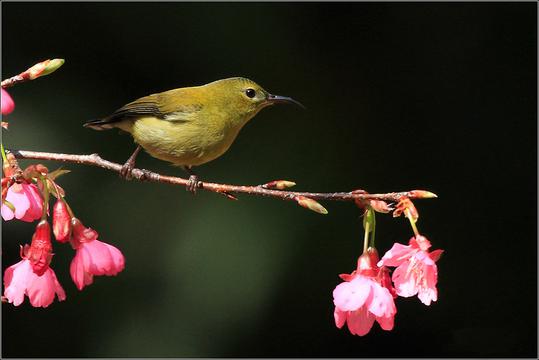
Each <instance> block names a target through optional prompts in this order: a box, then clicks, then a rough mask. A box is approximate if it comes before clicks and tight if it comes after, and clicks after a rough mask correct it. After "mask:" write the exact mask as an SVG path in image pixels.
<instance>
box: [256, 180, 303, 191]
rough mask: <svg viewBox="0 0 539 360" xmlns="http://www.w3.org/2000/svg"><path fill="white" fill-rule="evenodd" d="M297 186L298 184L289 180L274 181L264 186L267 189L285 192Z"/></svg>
mask: <svg viewBox="0 0 539 360" xmlns="http://www.w3.org/2000/svg"><path fill="white" fill-rule="evenodd" d="M293 186H296V183H295V182H293V181H288V180H273V181H270V182H268V183H265V184H264V185H262V187H263V188H266V189H277V190H284V189H288V188H291V187H293Z"/></svg>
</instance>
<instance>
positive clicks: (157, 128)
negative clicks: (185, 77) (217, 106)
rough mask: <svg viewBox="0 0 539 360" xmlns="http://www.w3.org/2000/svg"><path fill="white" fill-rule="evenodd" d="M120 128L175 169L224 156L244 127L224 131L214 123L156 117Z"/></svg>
mask: <svg viewBox="0 0 539 360" xmlns="http://www.w3.org/2000/svg"><path fill="white" fill-rule="evenodd" d="M118 127H119V128H121V129H122V130H124V131H127V132H130V133H131V135H132V136H133V138H134V140H135V141H136V142H137V143H138V144H140V145H141V146H142V147H143V148H144V150H146V151H147V152H148V153H149V154H150V155H152V156H153V157H155V158H158V159H161V160H165V161H169V162H171V163H173V164H174V165H188V166H196V165H201V164H204V163H206V162H208V161H211V160H214V159H216V158H217V157H219V156H221V155H223V154H224V153H225V152H226V151H227V150H228V148H229V147H230V145H231V144H232V142H233V141H234V139H235V138H236V136H237V135H238V132H239V130H240V129H241V127H238V128H234V127H232V128H231V127H223V126H220V125H219V123H217V122H212V121H211V119H205V121H204V120H202V119H199V120H197V121H168V120H163V119H159V118H156V117H140V118H137V119H135V120H126V121H123V122H122V123H121V124H118Z"/></svg>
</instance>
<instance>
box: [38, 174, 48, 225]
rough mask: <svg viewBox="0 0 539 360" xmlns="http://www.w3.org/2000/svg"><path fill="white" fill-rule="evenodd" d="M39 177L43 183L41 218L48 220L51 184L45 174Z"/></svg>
mask: <svg viewBox="0 0 539 360" xmlns="http://www.w3.org/2000/svg"><path fill="white" fill-rule="evenodd" d="M39 179H40V180H41V183H42V184H43V213H42V214H41V220H47V214H48V213H49V186H48V184H47V179H45V177H44V176H40V177H39Z"/></svg>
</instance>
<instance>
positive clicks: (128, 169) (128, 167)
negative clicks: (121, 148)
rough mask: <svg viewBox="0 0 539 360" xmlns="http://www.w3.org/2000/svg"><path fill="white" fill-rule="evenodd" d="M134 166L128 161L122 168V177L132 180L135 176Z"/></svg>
mask: <svg viewBox="0 0 539 360" xmlns="http://www.w3.org/2000/svg"><path fill="white" fill-rule="evenodd" d="M134 168H135V167H134V166H133V164H132V163H131V162H129V161H127V162H126V163H125V164H123V166H122V168H121V169H120V177H121V178H122V179H125V180H131V179H132V178H133V175H132V172H133V169H134Z"/></svg>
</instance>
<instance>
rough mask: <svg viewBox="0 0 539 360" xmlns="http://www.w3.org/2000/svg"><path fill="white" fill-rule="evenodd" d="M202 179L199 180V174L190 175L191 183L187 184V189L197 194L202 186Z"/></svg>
mask: <svg viewBox="0 0 539 360" xmlns="http://www.w3.org/2000/svg"><path fill="white" fill-rule="evenodd" d="M200 185H201V184H200V181H198V176H196V175H189V183H188V184H187V186H186V188H185V190H187V191H189V192H190V193H191V194H193V195H196V193H197V189H198V188H199V187H201V186H200Z"/></svg>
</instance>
